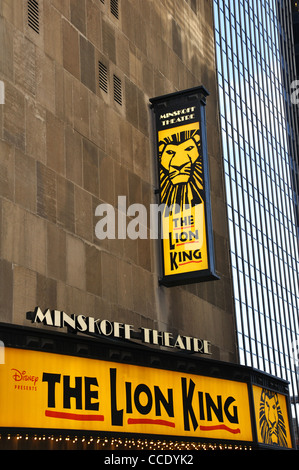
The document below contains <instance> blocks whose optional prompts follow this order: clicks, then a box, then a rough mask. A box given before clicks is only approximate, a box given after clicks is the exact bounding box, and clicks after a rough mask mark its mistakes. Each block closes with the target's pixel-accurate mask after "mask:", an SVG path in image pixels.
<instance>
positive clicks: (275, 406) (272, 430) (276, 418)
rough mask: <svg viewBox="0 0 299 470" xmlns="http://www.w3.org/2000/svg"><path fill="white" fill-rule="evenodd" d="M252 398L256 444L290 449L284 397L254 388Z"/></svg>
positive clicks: (290, 443) (290, 442) (263, 389)
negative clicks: (256, 436)
mask: <svg viewBox="0 0 299 470" xmlns="http://www.w3.org/2000/svg"><path fill="white" fill-rule="evenodd" d="M253 396H254V409H255V419H256V427H257V435H258V442H260V443H262V444H269V445H272V446H273V445H274V446H279V447H292V441H291V435H290V427H289V420H288V411H287V403H286V397H285V396H284V395H281V394H278V393H276V392H272V391H270V390H267V389H265V388H260V387H256V386H253Z"/></svg>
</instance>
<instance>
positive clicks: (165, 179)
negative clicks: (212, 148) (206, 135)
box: [159, 129, 203, 207]
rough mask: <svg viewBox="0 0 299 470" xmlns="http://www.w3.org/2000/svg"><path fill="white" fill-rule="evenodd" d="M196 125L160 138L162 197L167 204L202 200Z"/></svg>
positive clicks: (201, 178)
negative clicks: (194, 127) (191, 128)
mask: <svg viewBox="0 0 299 470" xmlns="http://www.w3.org/2000/svg"><path fill="white" fill-rule="evenodd" d="M199 148H200V136H199V133H198V130H197V129H193V130H185V131H182V132H178V133H175V134H171V135H169V136H167V137H166V138H164V139H163V140H162V141H160V142H159V161H160V182H161V201H162V203H165V204H166V205H168V206H171V205H172V204H178V205H179V206H180V207H182V206H183V205H187V204H188V205H190V206H194V205H196V204H200V203H202V202H203V177H202V159H201V156H200V152H199Z"/></svg>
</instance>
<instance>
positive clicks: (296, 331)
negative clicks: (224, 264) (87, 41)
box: [214, 0, 299, 428]
mask: <svg viewBox="0 0 299 470" xmlns="http://www.w3.org/2000/svg"><path fill="white" fill-rule="evenodd" d="M288 8H289V4H285V6H284V9H282V10H280V9H276V2H265V1H257V2H251V1H247V0H240V1H239V2H235V1H234V0H214V11H215V28H216V32H215V37H216V60H217V73H218V83H219V101H220V115H221V129H222V143H223V159H224V174H225V182H226V193H227V204H228V219H229V236H230V249H231V262H232V275H233V285H234V298H235V310H236V327H237V333H238V334H237V336H238V346H239V357H240V362H241V363H242V364H246V365H248V366H253V367H257V368H260V369H263V370H265V371H266V372H269V373H271V374H274V375H279V376H280V377H282V378H284V379H286V380H289V381H290V392H291V395H292V396H293V397H297V400H298V389H299V385H298V374H297V373H296V371H295V369H294V361H293V360H292V352H291V344H292V341H294V340H295V339H299V325H298V322H299V320H298V318H299V297H298V292H299V287H298V271H299V255H298V238H297V233H299V232H298V227H297V223H298V221H297V220H296V218H295V211H294V202H295V197H297V198H298V188H296V187H294V175H293V174H292V171H295V170H294V168H295V165H294V164H293V163H292V162H293V159H294V155H295V154H294V152H295V144H294V135H298V128H296V129H294V128H293V127H294V126H298V124H297V122H296V120H295V119H294V116H293V115H292V112H293V111H292V108H291V107H290V99H289V91H288V90H287V86H289V83H290V81H291V79H290V78H289V77H290V70H289V67H290V63H291V62H290V51H289V49H288V44H287V37H286V34H285V30H284V28H282V26H281V25H282V24H286V20H287V15H288V14H289V13H290V12H288V11H287V10H288ZM281 12H282V13H281ZM280 14H283V15H286V17H285V18H280V16H279V15H280ZM296 194H297V196H295V195H296ZM298 409H299V406H294V413H298ZM296 419H297V422H298V423H299V414H297V418H296ZM298 428H299V424H298Z"/></svg>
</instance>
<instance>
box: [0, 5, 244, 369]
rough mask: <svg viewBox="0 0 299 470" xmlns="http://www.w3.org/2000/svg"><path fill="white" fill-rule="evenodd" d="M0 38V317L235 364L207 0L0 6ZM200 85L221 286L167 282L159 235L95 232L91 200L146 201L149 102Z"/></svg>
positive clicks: (151, 182)
mask: <svg viewBox="0 0 299 470" xmlns="http://www.w3.org/2000/svg"><path fill="white" fill-rule="evenodd" d="M35 4H38V10H36V11H37V13H35V10H34V7H35ZM28 8H29V9H30V8H31V9H32V8H33V17H32V13H30V14H29V15H28V11H31V10H28ZM0 44H1V48H0V79H1V80H2V81H3V82H4V84H5V104H3V105H0V234H1V237H0V321H2V322H9V323H15V324H21V325H27V326H29V323H28V320H26V312H27V311H30V310H33V309H34V308H35V307H36V306H40V307H41V308H42V309H45V308H51V309H57V310H64V311H65V312H67V313H69V314H71V313H76V314H79V313H82V314H84V315H90V316H94V317H98V318H105V319H111V320H115V321H122V322H126V323H131V324H132V325H135V326H136V328H138V327H142V326H143V327H149V328H155V329H161V330H166V331H173V332H174V333H176V332H177V333H180V334H182V335H190V336H197V337H199V338H204V339H209V340H210V341H211V342H212V345H213V346H212V351H213V355H212V357H213V358H215V359H217V358H219V359H223V360H227V361H230V360H232V361H236V360H237V359H236V338H235V328H234V307H233V300H232V285H231V268H230V261H229V251H228V250H229V245H228V233H227V221H226V205H225V198H224V182H223V167H222V155H221V144H220V132H219V119H218V101H217V84H216V72H215V57H214V36H213V14H212V0H188V1H187V0H119V1H116V0H112V2H110V0H39V1H38V2H36V1H35V0H31V1H29V2H28V1H27V0H2V1H1V4H0ZM100 72H101V75H100ZM115 77H116V78H115ZM115 81H116V82H115ZM100 83H101V86H100ZM115 83H117V84H118V94H117V95H116V94H115V93H116V91H115V90H114V84H115ZM198 85H204V86H205V87H206V88H207V89H208V91H209V92H210V96H209V97H208V98H207V106H206V113H207V133H208V152H209V165H210V179H211V199H212V213H213V228H214V244H215V257H216V270H217V274H218V275H219V276H220V280H219V281H216V282H209V283H202V284H194V285H190V286H184V287H173V288H168V289H167V288H164V287H160V286H159V284H158V278H159V256H158V245H157V241H155V240H150V239H146V240H141V239H139V240H130V239H126V240H102V241H101V240H99V239H97V238H96V236H95V225H96V222H97V220H98V219H97V218H96V217H95V208H96V207H97V206H98V205H99V204H100V203H104V202H105V203H109V204H113V205H114V206H115V207H116V206H117V198H118V196H126V197H127V204H128V205H130V204H132V203H136V202H137V203H143V204H145V205H146V207H148V208H149V205H150V203H155V202H157V201H156V199H155V194H154V189H155V187H156V175H155V167H154V152H153V145H152V142H153V135H152V127H151V114H150V109H149V98H151V97H154V96H159V95H161V94H165V93H171V92H174V91H177V90H182V89H186V88H190V87H194V86H198ZM120 92H121V95H120V94H119V93H120Z"/></svg>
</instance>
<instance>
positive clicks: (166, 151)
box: [158, 122, 209, 276]
mask: <svg viewBox="0 0 299 470" xmlns="http://www.w3.org/2000/svg"><path fill="white" fill-rule="evenodd" d="M199 130H200V129H199V122H194V123H193V124H187V125H183V126H179V127H172V128H170V129H167V130H161V131H159V133H158V140H159V154H160V185H161V201H162V203H164V204H166V205H167V207H168V211H167V210H166V211H165V212H164V213H163V218H162V237H163V255H164V258H163V259H164V275H165V276H169V275H177V274H184V273H190V272H196V271H203V270H206V269H208V268H209V263H208V253H207V240H206V224H205V201H204V178H203V162H202V155H201V152H200V147H201V143H200V132H199Z"/></svg>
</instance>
